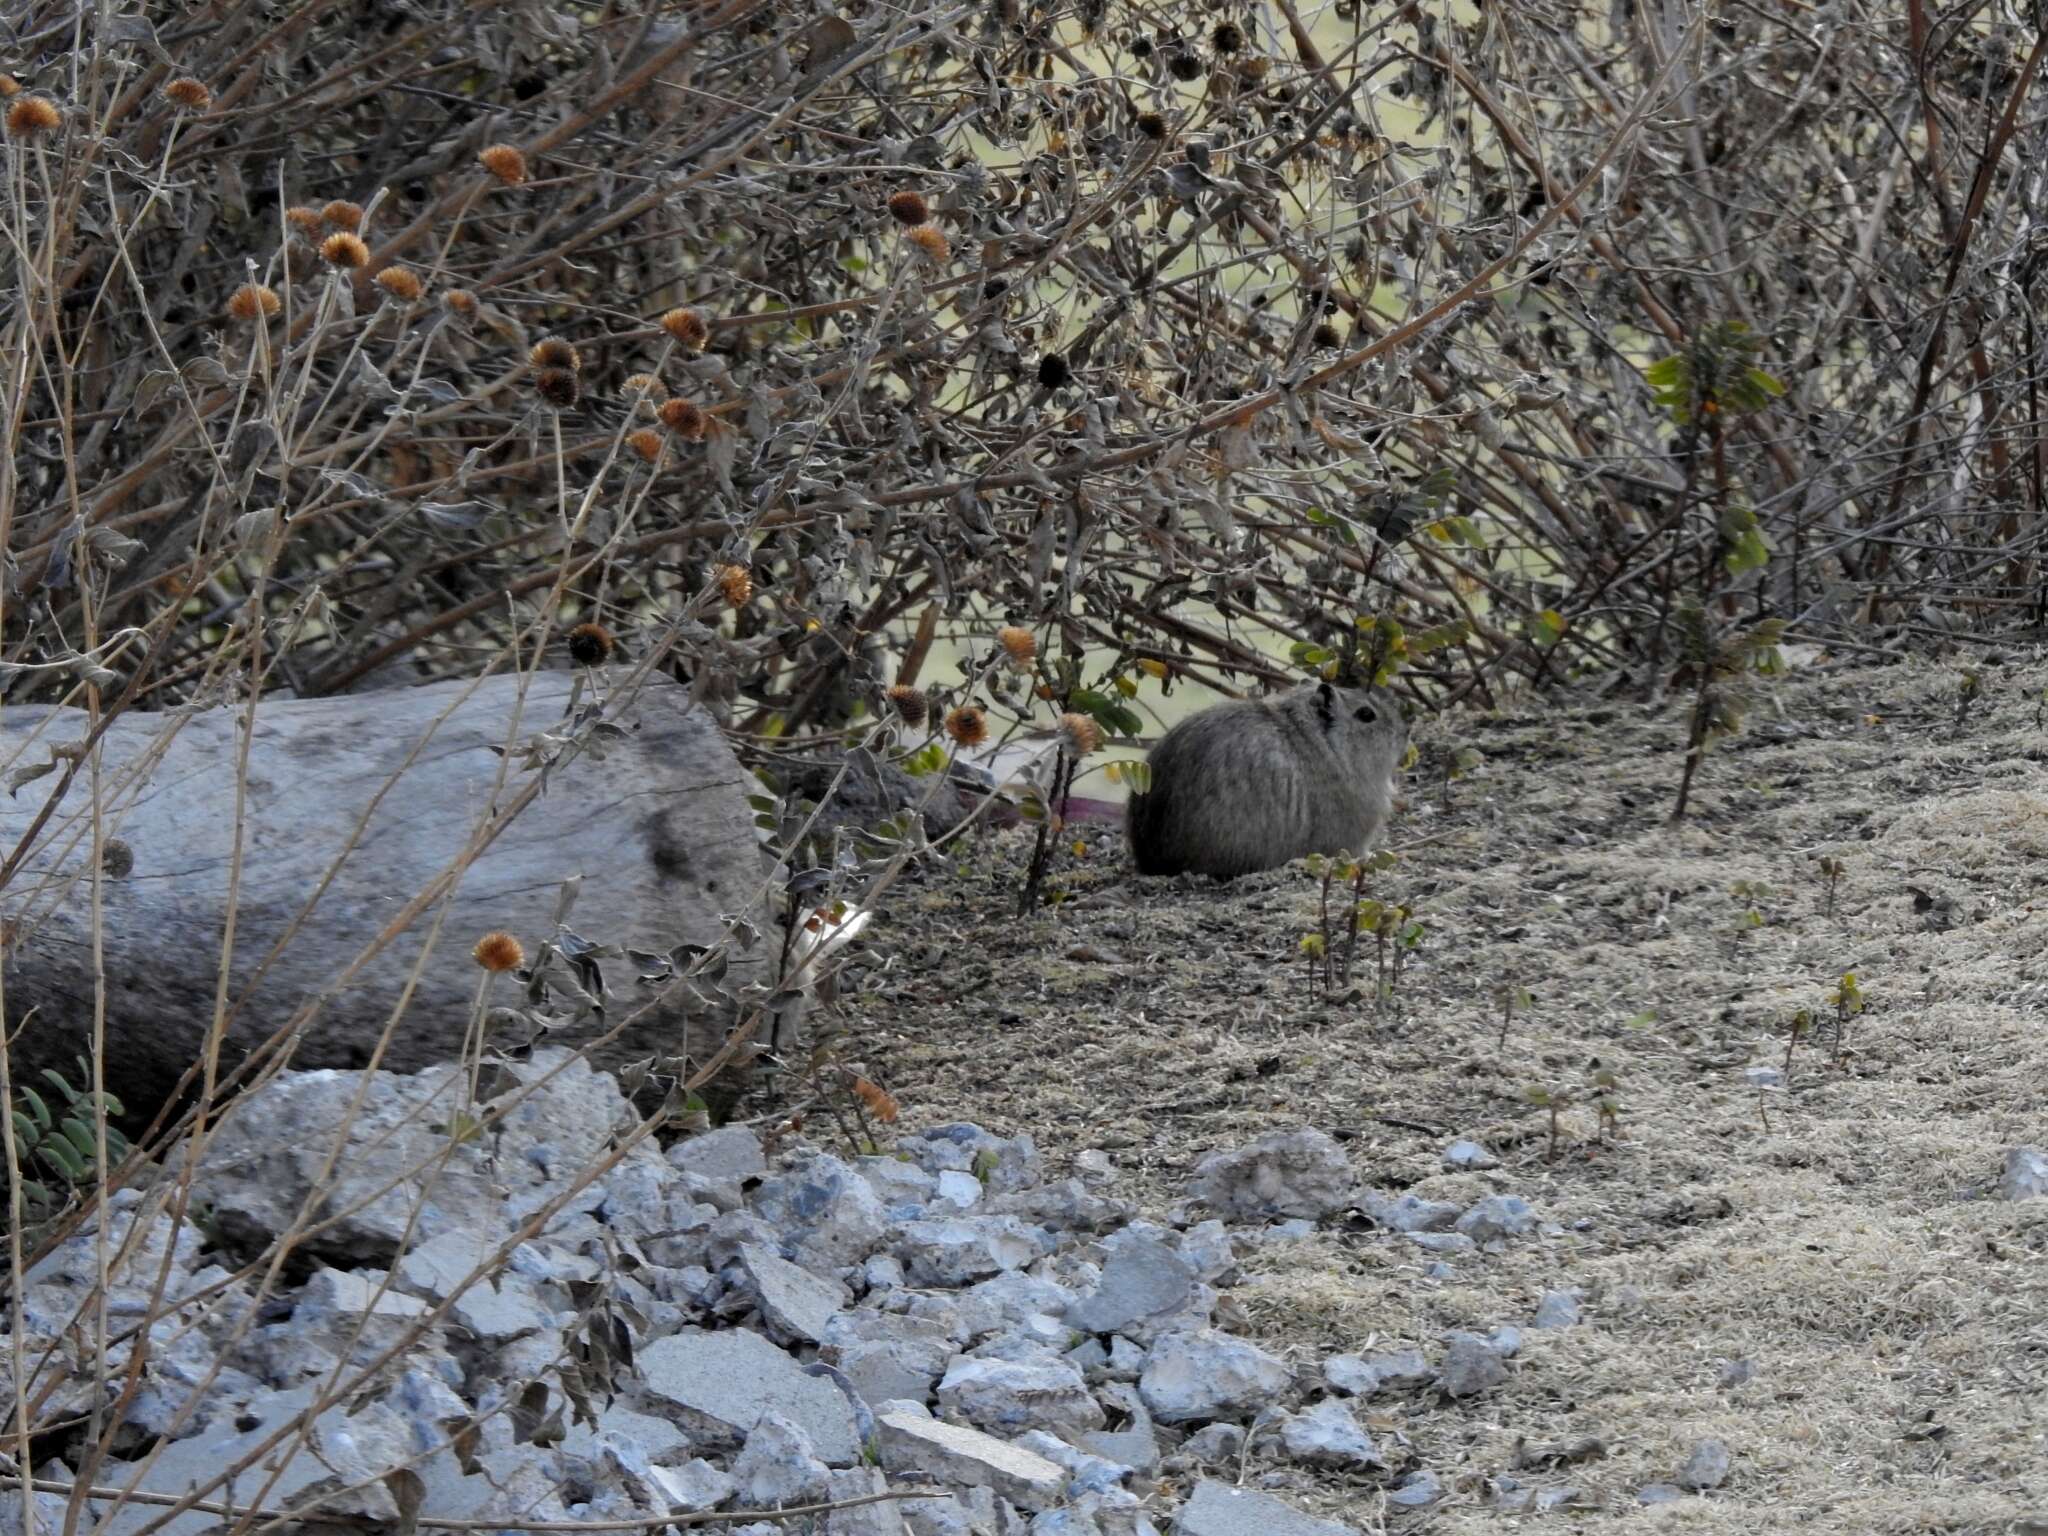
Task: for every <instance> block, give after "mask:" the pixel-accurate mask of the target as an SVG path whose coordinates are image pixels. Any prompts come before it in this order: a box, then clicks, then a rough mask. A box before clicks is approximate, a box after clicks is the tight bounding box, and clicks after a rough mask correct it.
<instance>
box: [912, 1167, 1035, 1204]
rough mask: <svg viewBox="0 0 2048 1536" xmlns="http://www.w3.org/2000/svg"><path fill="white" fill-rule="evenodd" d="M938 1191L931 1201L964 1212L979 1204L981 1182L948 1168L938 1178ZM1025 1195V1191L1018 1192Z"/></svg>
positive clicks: (972, 1176) (969, 1175) (970, 1175)
mask: <svg viewBox="0 0 2048 1536" xmlns="http://www.w3.org/2000/svg"><path fill="white" fill-rule="evenodd" d="M938 1185H939V1187H938V1190H937V1192H936V1193H935V1194H934V1196H933V1199H934V1200H935V1201H936V1202H937V1203H938V1204H940V1205H950V1206H951V1207H953V1209H954V1210H956V1211H965V1210H969V1209H971V1208H973V1207H974V1206H977V1205H979V1204H981V1197H982V1193H983V1191H982V1187H981V1180H979V1179H977V1178H976V1177H975V1176H974V1175H973V1174H971V1173H962V1172H960V1171H959V1170H958V1169H954V1168H948V1169H946V1170H945V1171H944V1172H943V1173H941V1174H940V1175H939V1177H938ZM1018 1193H1020V1194H1022V1193H1026V1191H1022V1190H1020V1191H1018Z"/></svg>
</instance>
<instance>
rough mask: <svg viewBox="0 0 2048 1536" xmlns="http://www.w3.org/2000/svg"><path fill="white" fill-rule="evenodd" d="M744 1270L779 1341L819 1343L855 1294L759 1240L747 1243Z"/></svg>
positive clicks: (771, 1333) (743, 1250)
mask: <svg viewBox="0 0 2048 1536" xmlns="http://www.w3.org/2000/svg"><path fill="white" fill-rule="evenodd" d="M739 1264H740V1271H741V1273H742V1274H743V1275H745V1277H746V1278H747V1280H749V1281H750V1282H752V1283H751V1286H750V1287H749V1289H750V1291H751V1294H752V1297H753V1300H754V1302H755V1304H756V1305H757V1306H759V1307H760V1309H761V1321H762V1322H763V1323H764V1324H766V1325H767V1329H768V1336H769V1337H770V1338H772V1339H774V1340H775V1342H776V1343H778V1344H815V1343H817V1342H818V1341H819V1340H820V1339H822V1338H824V1336H825V1329H826V1327H827V1326H828V1325H829V1324H830V1323H831V1321H832V1318H833V1316H834V1315H835V1314H836V1313H837V1312H839V1310H840V1309H841V1308H843V1307H844V1306H845V1305H846V1304H847V1302H848V1301H850V1300H851V1299H852V1298H851V1297H850V1296H849V1295H848V1293H847V1289H846V1287H845V1286H843V1285H841V1284H840V1283H839V1282H838V1281H837V1280H829V1279H826V1278H824V1277H823V1276H821V1275H814V1274H812V1273H811V1272H810V1271H809V1270H807V1269H804V1268H802V1267H801V1266H799V1265H796V1264H792V1263H790V1262H789V1260H787V1259H785V1258H783V1257H782V1256H781V1255H780V1254H778V1253H774V1252H771V1251H770V1250H769V1249H767V1248H763V1247H762V1246H760V1245H759V1244H758V1243H743V1244H741V1245H740V1252H739Z"/></svg>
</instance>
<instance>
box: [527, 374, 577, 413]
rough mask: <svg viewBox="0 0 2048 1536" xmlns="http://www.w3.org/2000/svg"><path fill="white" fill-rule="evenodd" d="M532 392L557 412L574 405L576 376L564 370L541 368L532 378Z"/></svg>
mask: <svg viewBox="0 0 2048 1536" xmlns="http://www.w3.org/2000/svg"><path fill="white" fill-rule="evenodd" d="M533 390H534V393H535V394H537V395H539V396H540V397H541V399H542V400H543V401H545V402H546V403H547V404H549V405H551V406H553V407H554V408H555V409H556V410H558V411H566V410H568V409H569V408H570V407H571V406H572V405H574V404H575V403H576V396H577V393H578V391H577V388H576V375H575V374H573V373H571V372H570V371H569V370H568V369H566V368H543V369H541V370H540V372H538V373H536V374H535V375H534V376H533Z"/></svg>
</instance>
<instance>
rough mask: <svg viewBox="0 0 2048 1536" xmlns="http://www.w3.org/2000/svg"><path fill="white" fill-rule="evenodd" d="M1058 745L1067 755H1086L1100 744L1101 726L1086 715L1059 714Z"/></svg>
mask: <svg viewBox="0 0 2048 1536" xmlns="http://www.w3.org/2000/svg"><path fill="white" fill-rule="evenodd" d="M1060 745H1061V746H1062V747H1063V748H1065V749H1066V753H1067V756H1069V757H1086V756H1087V755H1088V754H1089V753H1090V752H1093V751H1095V750H1096V749H1097V748H1098V747H1100V746H1101V745H1102V727H1101V726H1099V725H1097V724H1096V723H1095V722H1094V721H1093V720H1092V719H1090V718H1089V717H1088V716H1087V715H1074V714H1067V715H1061V716H1060Z"/></svg>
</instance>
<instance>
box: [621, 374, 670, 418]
mask: <svg viewBox="0 0 2048 1536" xmlns="http://www.w3.org/2000/svg"><path fill="white" fill-rule="evenodd" d="M619 387H620V389H621V390H622V392H623V393H624V394H625V396H626V398H627V399H628V400H630V401H632V402H633V403H634V404H635V405H645V406H646V407H647V408H648V409H649V410H652V409H653V408H654V407H656V406H658V405H660V404H661V402H662V401H664V400H666V399H667V398H668V386H667V385H666V384H664V383H662V382H661V380H660V378H658V377H657V376H656V375H654V374H651V373H634V374H628V375H627V376H626V382H625V383H624V384H622V385H620V386H619Z"/></svg>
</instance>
